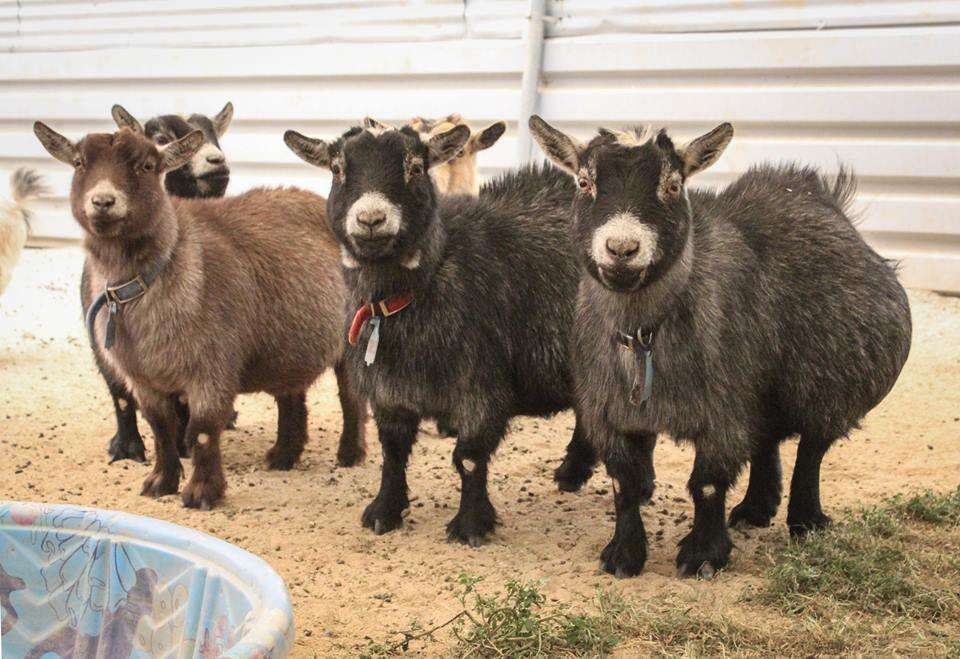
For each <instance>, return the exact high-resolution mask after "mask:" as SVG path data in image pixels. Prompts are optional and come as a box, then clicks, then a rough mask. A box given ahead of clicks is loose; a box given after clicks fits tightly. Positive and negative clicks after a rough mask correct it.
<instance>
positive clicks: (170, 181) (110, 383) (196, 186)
mask: <svg viewBox="0 0 960 659" xmlns="http://www.w3.org/2000/svg"><path fill="white" fill-rule="evenodd" d="M111 114H112V115H113V119H114V121H115V122H116V123H117V127H118V128H129V129H130V130H132V131H134V132H138V133H143V134H145V135H146V136H147V138H148V139H150V140H151V141H153V142H154V143H155V144H157V145H159V146H163V145H166V144H169V143H170V142H173V141H176V140H178V139H180V138H182V137H186V136H187V135H188V134H189V133H191V132H193V131H195V130H200V131H202V132H203V137H204V145H203V146H202V147H201V148H200V150H199V151H198V152H197V153H196V154H194V156H193V157H192V158H191V159H190V161H189V162H187V164H185V165H183V166H182V167H180V168H178V169H175V170H173V171H170V172H166V174H165V176H164V179H163V184H164V187H165V188H166V190H167V193H169V194H171V195H174V196H176V197H183V198H184V199H196V198H205V197H222V196H223V194H224V192H226V189H227V184H228V183H229V181H230V170H229V169H228V168H227V165H226V159H225V157H224V155H223V151H221V150H220V142H219V141H218V139H219V138H220V137H222V136H223V134H224V133H225V132H226V130H227V127H228V126H229V125H230V120H231V119H232V118H233V104H232V103H229V102H228V103H227V104H226V105H225V106H224V108H223V110H221V111H220V112H219V113H218V114H217V115H216V116H215V117H214V118H213V119H210V118H209V117H206V116H205V115H202V114H193V115H191V116H190V117H189V118H187V119H184V118H183V117H181V116H179V115H172V114H171V115H163V116H160V117H154V118H153V119H150V120H149V121H147V123H146V127H144V126H142V125H141V124H140V122H139V121H137V119H136V118H134V116H133V115H132V114H130V113H129V112H127V111H126V110H125V109H124V108H123V107H122V106H120V105H114V106H113V110H112V112H111ZM208 159H209V160H208ZM198 160H199V161H201V162H200V164H198V162H197V161H198ZM88 280H89V275H88V273H87V267H86V265H84V269H83V275H82V277H81V280H80V302H81V305H82V307H83V313H84V315H86V313H87V309H88V308H89V307H90V303H91V302H92V301H93V298H94V297H95V296H96V295H95V294H92V293H91V291H90V287H89V283H88ZM91 347H92V348H93V355H94V359H95V361H96V364H97V368H98V369H99V370H100V374H101V375H103V378H104V380H105V381H106V383H107V388H108V389H109V391H110V397H111V398H112V399H113V412H114V416H115V417H116V419H117V432H116V433H114V435H113V437H111V438H110V441H109V442H108V444H107V452H108V453H109V454H110V456H111V461H116V460H124V459H130V460H136V461H137V462H145V461H146V459H147V455H146V448H145V447H144V445H143V438H142V437H141V436H140V429H139V428H138V427H137V402H136V400H135V399H134V397H133V395H132V394H131V393H130V392H129V391H128V390H127V388H126V387H125V386H124V384H123V383H122V382H121V381H120V378H118V377H117V376H116V375H115V374H114V373H113V372H112V371H111V370H110V367H109V366H108V365H107V363H106V362H105V361H104V358H103V356H102V355H101V353H100V351H99V350H98V349H97V347H96V346H91ZM176 407H177V428H178V431H177V435H178V438H177V443H178V448H179V451H180V455H181V456H182V457H186V455H187V449H186V445H185V444H184V441H183V439H184V438H183V433H184V431H185V430H186V427H187V417H188V415H189V411H188V410H187V407H186V405H184V404H183V403H182V402H180V401H179V400H178V401H177V402H176ZM233 417H234V418H236V413H234V414H233ZM229 427H232V421H231V425H230V426H229Z"/></svg>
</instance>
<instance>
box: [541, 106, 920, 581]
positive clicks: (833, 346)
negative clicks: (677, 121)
mask: <svg viewBox="0 0 960 659" xmlns="http://www.w3.org/2000/svg"><path fill="white" fill-rule="evenodd" d="M530 123H531V129H532V130H533V132H534V135H535V136H536V138H537V140H538V141H539V142H540V144H541V145H542V146H543V148H544V150H545V152H546V153H547V154H548V155H549V156H550V157H551V158H552V159H553V160H554V161H555V162H557V163H558V164H560V165H561V166H562V167H564V168H565V169H567V170H568V172H569V173H571V174H572V175H573V176H574V177H576V179H577V180H578V187H579V188H580V192H579V193H578V194H577V197H576V200H575V201H574V204H573V212H574V221H573V236H574V242H575V244H576V248H575V249H576V253H577V257H578V259H579V260H580V261H581V263H582V265H583V266H584V270H585V274H586V275H587V276H585V277H583V279H582V282H581V284H580V293H579V298H578V302H577V310H576V320H575V322H574V339H573V344H572V345H573V352H572V359H573V363H574V370H575V378H576V388H577V405H578V410H579V412H580V414H581V416H582V419H583V423H584V429H585V433H584V435H583V436H584V437H586V438H588V439H589V441H590V442H592V443H593V445H594V446H595V448H596V449H597V451H598V452H599V454H600V455H601V456H602V458H603V460H604V462H605V463H606V466H607V470H608V472H609V473H610V475H611V476H612V477H613V478H614V481H615V484H616V487H615V504H616V512H617V522H616V530H615V533H614V536H613V539H612V540H611V542H610V544H609V545H608V546H607V547H606V548H605V549H604V550H603V553H602V557H601V558H602V561H603V564H604V567H605V569H606V570H607V571H609V572H613V573H617V574H621V575H633V574H637V573H638V572H639V571H640V570H641V569H642V567H643V564H644V561H645V559H646V536H645V532H644V528H643V522H642V520H641V518H640V513H639V509H638V507H637V501H638V499H639V494H638V490H639V487H638V483H641V482H643V481H644V480H645V474H644V471H645V466H644V460H643V459H641V452H640V451H639V448H638V444H637V442H635V441H632V438H633V437H636V436H642V437H646V438H648V439H650V438H653V437H655V435H656V433H668V434H669V435H670V436H671V437H674V438H676V439H677V440H680V441H690V442H692V443H693V444H694V446H695V448H696V458H695V460H694V467H693V473H692V475H691V477H690V481H689V483H688V487H689V490H690V493H691V495H692V497H693V501H694V506H695V516H694V522H693V529H692V530H691V532H690V533H689V534H688V535H687V536H686V537H685V538H684V539H683V540H682V541H681V542H680V551H679V554H678V556H677V566H678V568H679V571H680V572H681V574H688V575H692V574H700V575H702V576H709V575H711V574H712V573H713V572H714V570H716V569H719V568H722V567H723V566H724V565H726V563H727V560H728V557H729V553H730V549H731V542H730V538H729V535H728V533H727V529H726V524H725V519H724V509H725V500H726V493H727V490H728V489H729V488H730V487H731V486H732V485H733V484H734V482H735V480H736V478H737V476H738V474H739V472H740V470H741V469H742V467H743V465H744V464H746V462H747V461H748V460H749V461H750V462H751V465H752V466H751V471H750V484H749V488H748V491H747V494H746V496H745V498H744V500H743V502H742V503H740V504H739V505H738V506H736V507H735V508H734V509H733V511H732V512H731V519H730V521H731V523H735V522H742V523H747V524H752V525H767V524H769V522H770V519H771V518H772V516H773V515H774V513H775V512H776V509H777V506H778V504H779V502H780V492H781V490H780V488H781V485H780V460H779V452H778V446H779V443H780V442H781V441H783V440H784V439H786V438H788V437H790V436H793V435H799V436H800V445H799V450H798V455H797V462H796V466H795V468H794V473H793V480H792V483H791V492H790V502H789V508H788V514H787V523H788V525H789V527H790V530H791V532H792V533H794V534H802V533H804V532H806V531H809V530H813V529H819V528H821V527H823V526H824V525H826V524H827V523H828V522H829V518H828V517H827V516H826V515H824V513H823V511H822V509H821V507H820V496H819V474H820V462H821V459H822V457H823V455H824V453H825V452H826V451H827V449H828V448H829V447H830V445H831V444H832V443H833V442H834V441H836V440H837V439H838V438H839V437H842V436H844V435H846V434H847V433H848V432H849V431H850V430H851V429H852V428H855V427H857V424H858V422H859V420H860V419H861V418H862V417H863V416H864V415H865V414H866V413H867V412H869V411H870V410H871V409H872V408H873V407H874V406H876V405H877V404H878V403H879V402H880V401H881V400H882V399H883V398H884V396H885V395H886V394H887V392H889V391H890V389H891V387H892V386H893V384H894V382H895V381H896V379H897V376H898V374H899V373H900V369H901V367H902V366H903V364H904V362H905V360H906V358H907V354H908V352H909V348H910V335H911V323H910V310H909V306H908V302H907V296H906V294H905V292H904V290H903V288H902V287H901V286H900V284H899V283H898V281H897V277H896V273H895V270H894V268H893V267H892V266H891V264H890V263H888V262H887V261H885V260H884V259H883V258H881V257H880V256H878V255H877V254H876V252H874V251H873V250H872V249H871V248H870V247H868V246H867V244H866V243H865V242H864V241H863V239H862V237H861V236H860V235H859V233H858V232H857V230H856V229H855V228H854V226H853V224H852V223H851V221H850V219H849V217H848V215H847V211H846V208H847V205H848V203H849V202H850V200H851V199H852V197H853V193H854V189H855V185H854V181H853V178H852V177H851V176H850V175H849V174H847V173H846V172H841V173H840V175H839V176H838V177H837V178H836V179H835V180H833V181H830V180H827V179H826V178H824V177H823V176H822V175H820V174H819V173H818V172H817V171H816V170H814V169H812V168H804V167H798V166H793V165H781V166H770V165H764V166H760V167H755V168H753V169H751V170H750V171H748V172H747V173H746V174H744V175H743V176H741V177H740V178H739V179H737V180H736V181H735V182H734V183H733V184H731V185H730V186H729V187H727V188H726V189H725V190H723V191H722V192H720V193H719V194H696V193H694V194H689V195H688V194H687V192H686V190H685V183H686V181H687V179H688V178H689V177H690V176H691V175H693V174H695V173H696V172H698V171H700V170H702V169H704V168H706V167H707V166H709V165H710V164H712V163H713V162H714V161H715V160H716V159H717V158H718V157H719V156H720V153H721V152H722V151H723V149H724V148H725V147H726V145H727V143H728V142H729V140H730V138H731V137H732V135H733V129H732V127H731V126H730V125H729V124H723V125H721V126H719V127H718V128H717V129H715V130H714V131H712V132H710V133H708V134H707V135H704V136H702V137H700V138H697V139H696V140H693V141H692V142H691V143H689V144H687V145H685V146H682V147H675V146H674V145H673V142H672V141H671V140H670V138H669V137H668V136H667V135H666V133H665V132H663V131H661V132H660V133H658V134H657V135H656V136H654V137H650V136H649V134H647V135H646V136H644V137H643V138H642V139H636V140H634V141H630V140H627V141H624V140H623V139H621V138H620V137H619V136H618V134H615V133H612V132H610V131H602V132H601V134H600V135H599V136H597V137H595V138H594V139H593V140H592V141H591V142H590V143H589V144H588V145H585V146H584V145H581V144H579V143H577V142H575V141H574V140H572V139H570V138H568V137H567V136H565V135H564V134H563V133H560V132H559V131H557V130H555V129H553V128H552V127H550V126H549V125H547V124H546V123H545V122H543V120H541V119H539V117H533V118H532V119H531V122H530ZM635 135H636V133H635ZM598 238H599V239H600V241H599V243H598ZM604 240H605V243H604V242H603V241H604ZM638 330H640V331H641V333H642V334H643V335H645V336H646V335H647V333H648V332H650V331H652V332H653V339H652V356H653V365H654V372H653V373H654V374H653V379H652V390H651V394H652V395H651V397H650V398H649V400H647V402H646V403H645V404H644V405H640V404H638V401H637V393H638V391H642V390H643V386H642V385H643V384H644V380H645V378H644V375H643V371H642V369H643V365H644V362H643V353H642V350H639V349H637V348H636V346H634V349H633V350H630V349H624V347H623V346H622V345H621V342H620V341H618V340H617V337H618V336H620V335H619V333H621V332H623V333H627V334H633V335H634V336H636V333H637V331H638ZM638 385H639V387H638Z"/></svg>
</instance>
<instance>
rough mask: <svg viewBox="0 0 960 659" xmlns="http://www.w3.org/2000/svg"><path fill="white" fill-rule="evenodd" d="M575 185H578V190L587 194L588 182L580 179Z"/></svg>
mask: <svg viewBox="0 0 960 659" xmlns="http://www.w3.org/2000/svg"><path fill="white" fill-rule="evenodd" d="M577 185H579V186H580V189H581V190H583V191H584V192H587V191H588V190H589V189H590V181H588V180H587V179H585V178H582V177H581V178H579V179H578V180H577Z"/></svg>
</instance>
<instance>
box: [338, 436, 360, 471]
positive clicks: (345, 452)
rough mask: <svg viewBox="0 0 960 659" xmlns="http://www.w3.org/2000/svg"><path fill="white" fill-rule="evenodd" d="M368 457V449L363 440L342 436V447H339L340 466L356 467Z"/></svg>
mask: <svg viewBox="0 0 960 659" xmlns="http://www.w3.org/2000/svg"><path fill="white" fill-rule="evenodd" d="M366 457H367V449H366V446H364V444H363V442H358V441H356V440H355V439H351V438H347V437H346V436H344V437H341V438H340V447H339V448H338V449H337V465H339V466H340V467H356V466H357V465H358V464H360V463H361V462H363V460H364V458H366Z"/></svg>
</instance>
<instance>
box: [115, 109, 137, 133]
mask: <svg viewBox="0 0 960 659" xmlns="http://www.w3.org/2000/svg"><path fill="white" fill-rule="evenodd" d="M110 115H111V116H112V117H113V120H114V121H115V122H117V128H129V129H130V130H132V131H133V132H134V133H140V134H141V135H143V126H141V125H140V122H139V121H137V118H136V117H134V116H133V115H132V114H130V113H129V112H127V111H126V110H125V109H124V107H123V106H122V105H119V104H118V105H114V106H113V107H112V108H111V109H110Z"/></svg>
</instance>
